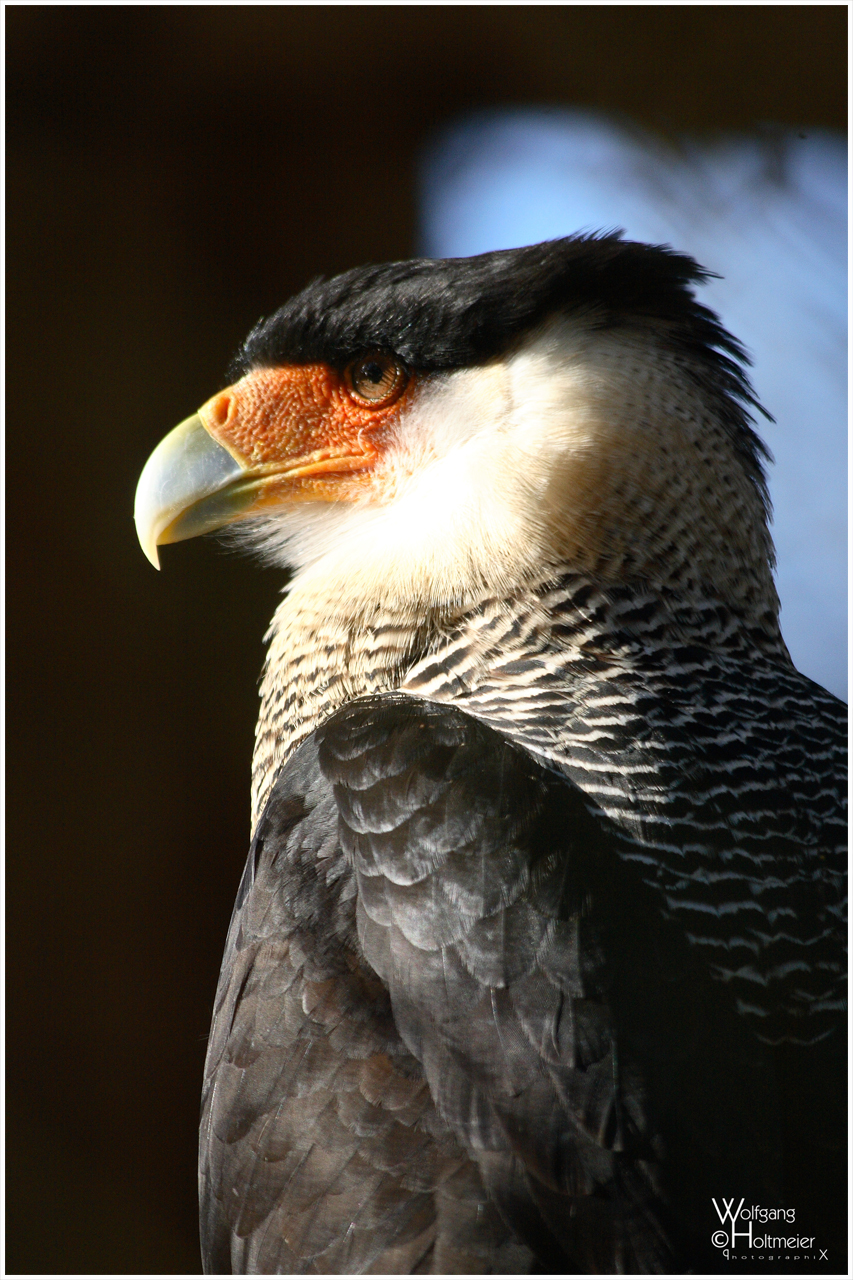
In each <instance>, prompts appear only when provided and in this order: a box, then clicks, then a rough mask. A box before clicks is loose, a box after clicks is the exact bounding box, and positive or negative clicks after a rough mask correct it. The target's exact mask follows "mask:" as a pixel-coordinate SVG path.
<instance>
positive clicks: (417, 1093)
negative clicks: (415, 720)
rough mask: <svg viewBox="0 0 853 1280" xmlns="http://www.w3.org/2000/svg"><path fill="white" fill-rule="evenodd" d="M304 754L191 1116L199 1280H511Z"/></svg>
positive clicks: (247, 914) (227, 984)
mask: <svg viewBox="0 0 853 1280" xmlns="http://www.w3.org/2000/svg"><path fill="white" fill-rule="evenodd" d="M337 830H338V813H337V805H336V802H335V799H334V796H333V794H332V789H331V786H330V784H329V782H328V780H327V779H326V778H325V777H324V776H323V774H322V772H321V771H320V768H319V766H318V762H317V746H316V742H314V741H309V742H307V743H306V744H304V746H303V747H302V748H301V749H300V750H299V751H298V752H297V753H296V754H295V755H294V757H293V758H292V759H291V761H290V762H289V763H288V765H287V767H286V769H285V770H284V771H283V773H282V776H281V778H280V779H279V781H278V784H277V786H276V789H275V792H274V794H273V796H272V797H271V799H270V802H269V804H268V806H267V809H266V812H265V814H264V816H263V819H262V820H261V822H260V823H259V825H258V830H257V834H256V837H255V840H254V841H253V844H252V848H251V850H250V854H249V859H248V862H247V865H246V870H245V873H244V876H243V881H242V883H241V886H240V892H239V895H238V899H237V905H236V907H235V910H234V915H233V918H232V921H231V927H230V930H229V935H228V942H227V945H226V952H225V959H224V962H223V968H222V975H221V978H220V984H219V990H218V993H217V1000H216V1008H215V1012H214V1019H213V1027H212V1031H211V1039H210V1045H209V1050H208V1058H207V1066H206V1072H205V1087H204V1094H203V1100H202V1124H201V1153H200V1200H201V1238H202V1254H203V1259H204V1266H205V1271H206V1272H207V1273H218V1274H230V1273H234V1274H247V1273H248V1274H252V1273H262V1274H269V1273H297V1274H301V1273H305V1274H311V1273H318V1274H326V1273H329V1272H368V1273H369V1272H379V1273H408V1272H415V1271H422V1270H426V1271H430V1270H438V1271H446V1270H450V1271H462V1272H465V1271H482V1270H484V1269H487V1265H490V1264H491V1263H492V1262H495V1263H496V1264H497V1269H499V1270H510V1271H517V1270H526V1269H527V1261H528V1257H527V1256H526V1255H525V1252H524V1251H523V1250H521V1249H519V1248H518V1247H517V1246H516V1245H515V1244H514V1243H513V1241H512V1239H511V1235H510V1232H509V1230H508V1228H507V1227H506V1225H505V1224H504V1223H503V1222H502V1220H501V1219H500V1217H499V1215H498V1214H497V1212H496V1210H495V1209H493V1208H491V1207H490V1206H489V1205H488V1204H487V1197H486V1194H485V1192H484V1190H483V1186H482V1180H481V1178H480V1175H479V1172H478V1170H477V1168H476V1166H475V1165H474V1164H472V1162H471V1161H470V1160H469V1159H468V1158H467V1157H466V1154H465V1152H464V1151H463V1150H462V1149H461V1147H460V1146H459V1144H458V1142H457V1141H456V1139H455V1137H454V1135H453V1134H452V1132H451V1131H450V1129H449V1128H448V1126H447V1125H446V1124H445V1123H443V1122H442V1121H441V1120H440V1118H439V1117H438V1116H437V1114H436V1111H435V1107H434V1105H433V1102H432V1099H431V1097H430V1095H429V1090H428V1088H427V1086H426V1083H425V1081H424V1078H423V1072H422V1070H421V1068H420V1066H419V1064H418V1063H417V1061H416V1060H415V1059H414V1058H413V1057H412V1056H411V1054H410V1053H409V1052H408V1050H407V1049H406V1047H405V1045H404V1044H403V1042H402V1040H401V1039H400V1036H399V1034H398V1032H397V1030H396V1028H395V1025H394V1021H393V1016H392V1011H391V1006H390V1000H389V997H388V992H387V990H386V989H385V987H384V986H383V985H382V983H381V982H380V980H379V979H378V977H377V976H376V974H375V973H374V972H373V971H372V970H371V969H370V968H369V966H368V965H367V964H366V963H365V962H364V960H363V959H362V958H361V956H360V954H359V950H358V943H357V936H356V927H355V907H356V903H355V895H356V889H357V886H356V877H355V874H354V872H353V871H352V869H351V868H350V867H349V866H348V865H347V863H346V862H345V860H344V859H343V858H342V856H341V853H340V846H339V842H338V838H337Z"/></svg>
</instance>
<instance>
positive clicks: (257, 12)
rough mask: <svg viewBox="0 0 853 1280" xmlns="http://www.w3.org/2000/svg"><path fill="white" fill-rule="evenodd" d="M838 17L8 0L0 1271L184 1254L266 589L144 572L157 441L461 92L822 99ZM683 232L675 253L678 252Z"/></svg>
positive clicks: (211, 561)
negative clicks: (4, 1205)
mask: <svg viewBox="0 0 853 1280" xmlns="http://www.w3.org/2000/svg"><path fill="white" fill-rule="evenodd" d="M846 20H847V15H846V8H845V6H789V7H781V6H780V7H775V6H764V7H752V6H746V7H741V6H727V7H719V8H715V7H700V6H667V7H649V8H644V7H630V6H629V7H613V8H610V7H600V6H596V7H585V6H578V7H568V6H567V7H553V6H552V7H503V8H500V7H495V8H491V7H472V8H461V7H460V8H457V7H445V8H439V7H419V8H404V7H376V8H373V7H353V8H331V7H329V8H324V7H310V8H309V7H301V6H298V7H284V8H282V7H271V8H254V7H245V8H238V7H230V6H229V7H221V8H207V7H202V8H192V7H172V6H163V7H157V8H154V7H124V8H120V7H100V8H85V7H78V8H73V7H70V6H69V7H35V6H31V7H19V8H9V9H7V11H6V21H7V50H8V71H7V77H8V78H7V88H8V125H9V149H8V202H7V218H8V224H7V225H8V232H9V248H8V285H9V310H8V334H9V344H8V366H7V373H8V391H9V397H8V428H7V459H8V474H9V482H8V515H9V518H8V526H7V527H8V611H7V631H8V664H7V673H8V726H9V740H8V741H9V749H8V765H9V767H8V780H7V799H8V806H7V807H8V859H7V903H8V919H7V934H6V936H7V975H8V986H7V1010H8V1023H7V1050H8V1053H7V1059H8V1064H7V1082H8V1163H7V1192H8V1217H7V1229H8V1230H7V1247H8V1253H7V1268H8V1270H9V1271H10V1272H48V1273H50V1272H69V1271H77V1272H151V1271H153V1272H194V1271H197V1270H198V1268H199V1263H198V1250H197V1244H196V1228H195V1143H196V1123H197V1109H198V1101H197V1100H198V1091H199V1080H200V1075H201V1068H202V1061H203V1056H204V1049H205V1036H206V1032H207V1027H208V1020H209V1015H210V1008H211V1002H212V998H213V992H214V988H215V983H216V974H217V969H218V964H219V957H220V952H221V947H222V943H223V940H224V935H225V930H226V927H227V922H228V916H229V913H230V909H231V903H232V899H233V896H234V893H235V890H236V885H237V881H238V879H239V875H240V871H241V867H242V862H243V859H244V856H245V852H246V847H247V838H248V786H249V760H250V755H251V748H252V731H253V724H254V718H255V703H256V677H257V674H258V671H259V668H260V665H261V660H262V652H263V650H262V642H261V640H262V635H263V632H264V629H265V625H266V622H267V620H268V617H269V615H270V614H271V612H272V609H273V607H274V604H275V600H276V597H277V593H278V591H279V589H280V585H281V582H280V580H279V578H278V577H277V575H276V574H274V573H270V572H266V573H264V572H262V571H260V570H257V569H255V568H253V567H252V566H251V565H250V564H248V563H246V562H242V561H239V560H236V559H234V558H233V557H229V556H226V555H224V554H222V553H221V552H220V551H218V550H217V548H216V546H215V544H211V543H209V542H207V541H203V542H201V543H189V544H184V545H183V546H181V547H177V548H169V549H168V550H167V551H166V553H165V554H164V556H163V561H164V571H163V572H162V573H161V574H160V575H158V574H155V573H154V571H153V570H152V569H151V567H150V565H148V563H147V562H146V561H145V559H144V557H143V555H142V553H141V552H140V550H139V548H138V546H137V544H136V540H135V536H134V531H133V524H132V521H131V510H132V505H133V492H134V487H135V483H136V478H137V475H138V472H139V470H140V468H141V466H142V464H143V462H144V461H145V458H146V457H147V455H148V453H149V451H150V450H151V448H152V447H153V445H154V444H155V443H156V442H157V441H158V440H159V439H160V437H161V436H162V435H163V434H164V433H165V431H166V430H167V429H168V428H169V427H171V426H172V425H173V424H174V423H175V422H177V421H178V420H179V419H180V418H183V417H184V416H185V415H186V414H188V413H190V412H192V411H193V410H194V409H195V408H196V406H197V405H199V404H200V403H202V402H203V401H204V400H206V399H207V398H208V397H209V396H210V395H211V394H212V393H213V392H214V391H215V390H216V389H217V388H218V387H219V386H220V385H221V382H222V375H223V373H224V369H225V366H226V363H227V360H228V358H229V356H230V354H231V353H232V350H233V349H234V347H235V346H236V344H237V342H238V341H239V340H240V338H241V337H242V336H243V335H244V333H245V331H246V330H247V329H248V327H249V326H250V325H251V324H252V323H253V322H254V321H255V320H256V319H257V318H258V316H260V315H261V314H263V313H265V312H268V311H269V310H271V309H273V308H275V307H276V306H277V305H279V304H280V302H281V301H283V300H284V298H285V297H286V296H287V295H288V294H289V293H290V292H291V291H292V290H294V289H296V288H298V287H299V286H301V285H302V284H304V283H305V282H306V281H307V280H308V279H309V278H310V277H311V276H313V275H314V274H316V273H318V272H323V273H329V272H334V271H337V270H340V269H343V268H346V267H349V266H353V265H355V264H357V263H360V262H364V261H368V260H371V259H374V260H383V259H387V258H392V257H397V256H399V257H402V256H406V255H408V254H409V253H411V252H412V250H413V248H414V246H415V243H416V237H417V224H416V199H417V185H416V176H415V175H416V169H415V166H416V160H417V156H418V153H419V150H420V149H421V148H422V147H423V146H424V144H426V143H428V142H429V141H430V139H431V138H433V137H434V135H435V132H436V130H438V129H439V128H440V127H441V126H442V125H444V124H445V123H447V122H449V121H451V120H452V119H453V118H454V117H456V116H458V115H459V114H460V113H464V112H466V111H469V110H471V109H478V108H484V107H493V106H499V105H501V104H539V103H541V104H547V103H553V104H562V105H578V106H587V107H600V108H605V109H608V110H613V111H618V112H621V113H624V114H626V115H628V116H632V117H634V118H635V119H637V120H639V121H641V122H642V123H643V124H645V125H646V126H648V127H651V128H656V129H658V130H661V131H663V132H666V133H668V134H670V135H677V134H678V132H679V131H681V130H687V129H689V130H694V131H707V130H716V129H744V128H752V127H754V126H757V125H760V124H761V123H767V122H769V123H774V122H775V123H780V124H785V125H799V126H802V127H805V128H808V127H809V126H818V125H823V126H827V125H828V126H833V127H837V128H844V127H845V125H846V93H845V91H846ZM682 247H685V248H688V249H689V247H690V246H682Z"/></svg>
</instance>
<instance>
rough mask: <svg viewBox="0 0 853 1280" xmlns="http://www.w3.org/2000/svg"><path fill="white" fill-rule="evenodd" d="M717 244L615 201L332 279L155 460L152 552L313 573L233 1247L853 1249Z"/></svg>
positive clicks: (826, 934) (721, 1254)
mask: <svg viewBox="0 0 853 1280" xmlns="http://www.w3.org/2000/svg"><path fill="white" fill-rule="evenodd" d="M709 274H710V273H709V272H708V271H707V270H705V269H704V268H702V267H700V266H699V265H698V264H697V263H696V262H695V261H694V260H693V258H691V257H690V256H688V255H687V254H684V253H680V252H677V251H675V250H674V249H673V248H671V247H669V246H666V245H648V244H641V243H635V242H631V241H629V240H626V239H624V237H623V236H622V234H621V233H618V232H599V233H590V234H579V235H575V236H569V237H565V238H562V239H559V240H554V241H549V242H546V243H543V244H537V245H526V246H523V247H520V248H514V249H505V250H496V251H493V252H489V253H485V254H480V255H477V256H475V257H471V258H457V259H423V258H422V259H412V260H408V261H403V262H394V263H388V264H383V265H371V266H366V267H360V268H356V269H353V270H350V271H347V272H345V273H344V274H342V275H338V276H335V277H333V278H331V279H324V278H319V279H316V280H314V281H313V282H312V283H310V284H309V285H308V286H307V287H306V288H305V289H304V290H303V291H302V292H300V293H299V294H297V295H296V296H295V297H293V298H292V299H291V300H290V301H289V302H287V303H286V304H285V305H284V306H283V307H281V308H280V309H279V310H278V311H277V312H275V313H274V314H272V315H271V316H269V317H268V318H266V319H264V320H262V321H261V322H259V323H258V325H256V326H255V328H254V329H253V330H252V332H251V333H250V334H249V336H248V338H247V339H246V340H245V342H244V343H243V344H242V346H241V348H240V350H239V352H238V354H237V356H236V357H235V359H234V361H233V363H232V365H231V367H230V369H229V372H228V374H227V385H226V386H225V389H224V390H221V391H219V392H218V393H217V394H216V395H214V396H213V397H212V398H211V399H210V400H209V401H208V402H207V403H206V404H205V405H203V406H202V408H201V409H199V411H198V413H197V414H194V415H193V416H192V417H190V418H188V419H186V420H185V421H184V422H183V423H181V424H180V426H178V427H177V428H175V429H174V430H173V431H172V432H171V433H170V434H169V435H167V436H166V437H165V439H164V440H163V441H162V442H161V443H160V444H159V445H158V446H157V448H156V449H155V450H154V452H153V454H152V455H151V457H150V458H149V460H148V462H147V463H146V465H145V467H144V469H143V471H142V474H141V476H140V480H139V486H138V490H137V497H136V510H135V516H136V524H137V530H138V535H139V539H140V542H141V545H142V547H143V549H144V550H145V552H146V554H147V555H148V557H149V559H150V560H151V561H152V563H154V564H155V566H156V565H158V547H159V546H160V545H164V544H169V543H173V542H178V541H181V540H183V539H185V538H190V537H194V536H196V535H200V534H204V533H209V532H212V531H218V532H219V534H220V535H221V536H225V537H226V538H227V539H228V540H230V541H231V542H233V543H234V544H235V545H238V546H242V547H244V548H245V549H247V550H248V551H250V552H251V553H253V554H254V555H256V556H258V557H259V558H260V559H261V560H262V562H264V563H266V564H268V565H273V566H276V567H279V568H283V569H285V570H286V571H287V574H288V575H289V576H288V578H287V580H286V586H285V590H284V594H283V597H282V600H281V603H280V605H279V607H278V608H277V610H276V613H275V615H274V617H273V620H272V623H271V626H270V630H269V634H268V636H267V640H268V649H267V656H266V663H265V667H264V671H263V674H262V679H261V687H260V712H259V719H258V725H257V732H256V742H255V750H254V758H253V767H252V835H251V843H250V848H249V854H248V860H247V862H246V864H245V870H244V873H243V877H242V880H241V882H240V886H239V891H238V894H237V900H236V905H235V907H234V913H233V916H232V920H231V925H230V929H229V932H228V937H227V941H226V946H225V955H224V960H223V965H222V970H221V974H220V978H219V985H218V990H217V994H216V1000H215V1008H214V1012H213V1022H212V1028H211V1033H210V1039H209V1045H208V1052H207V1061H206V1066H205V1076H204V1086H203V1098H202V1116H201V1126H200V1135H201V1136H200V1162H199V1188H200V1221H201V1240H202V1252H203V1261H204V1268H205V1272H206V1273H218V1274H221V1273H225V1274H228V1273H234V1274H294V1273H295V1274H360V1273H365V1272H367V1273H384V1274H419V1273H427V1272H433V1273H437V1272H439V1273H451V1274H473V1273H487V1272H496V1273H503V1274H522V1273H530V1272H533V1273H536V1272H539V1273H542V1272H551V1273H566V1272H575V1273H581V1274H587V1273H596V1274H597V1273H605V1274H608V1273H628V1274H631V1273H656V1274H667V1273H679V1272H684V1271H711V1272H718V1271H720V1270H723V1271H725V1270H726V1269H727V1268H728V1269H730V1270H733V1271H735V1272H738V1271H744V1270H746V1271H748V1270H750V1267H751V1266H752V1267H754V1268H756V1269H758V1270H769V1271H771V1272H776V1273H779V1272H806V1273H809V1274H816V1273H820V1272H821V1271H822V1270H823V1271H836V1270H843V1269H844V1262H845V1257H844V1254H845V1250H846V1234H845V1227H844V1223H845V1218H846V1186H845V1178H846V1163H845V1161H846V1157H845V1135H846V1120H845V1116H846V1112H845V1106H846V1057H845V1055H846V1035H845V1007H846V1006H845V994H846V978H845V974H846V956H845V933H846V927H845V921H846V880H845V872H846V827H845V811H844V798H845V792H846V788H845V783H844V770H845V748H846V708H845V707H844V705H843V704H842V703H840V702H839V701H838V700H837V699H836V698H834V697H833V696H832V695H830V694H829V693H827V692H826V691H825V690H824V689H822V688H821V687H820V686H818V685H816V684H815V683H813V682H812V681H810V680H809V679H807V678H806V677H805V676H804V675H802V674H800V673H799V672H798V671H797V670H796V669H795V667H794V666H793V664H792V662H791V659H790V657H789V654H788V651H787V649H786V646H785V643H784V640H783V638H782V635H781V632H780V628H779V601H778V597H777V594H776V589H775V586H774V578H773V563H774V562H773V545H772V540H771V537H770V533H769V519H770V504H769V498H768V491H767V485H766V478H765V467H766V464H767V462H768V460H769V455H768V453H767V451H766V449H765V448H764V446H763V444H762V443H761V440H760V438H759V436H758V434H757V432H756V430H755V422H756V418H755V415H756V414H757V413H759V412H764V411H763V410H762V409H761V405H760V403H759V401H758V400H757V398H756V393H755V391H754V390H753V388H752V386H751V383H750V380H749V376H748V356H747V353H746V352H745V350H744V349H743V347H742V346H741V345H740V343H739V342H738V341H737V340H736V339H735V338H734V337H733V336H731V334H729V333H728V332H727V331H726V329H725V328H724V327H723V325H722V323H721V321H720V320H719V319H718V317H717V316H716V315H715V314H714V313H713V312H712V311H711V310H709V309H708V308H707V307H705V306H704V305H703V304H702V303H701V302H700V301H699V300H698V298H697V289H698V287H699V286H701V285H702V283H703V282H704V281H705V280H706V279H707V278H708V275H709ZM807 447H808V443H807V440H804V441H803V448H804V449H806V448H807ZM780 1224H781V1226H780ZM792 1224H793V1225H792ZM782 1228H784V1230H783V1229H782ZM768 1240H770V1241H771V1243H770V1244H767V1241H768ZM780 1242H781V1243H780ZM783 1250H784V1251H785V1253H784V1255H783V1252H782V1251H783Z"/></svg>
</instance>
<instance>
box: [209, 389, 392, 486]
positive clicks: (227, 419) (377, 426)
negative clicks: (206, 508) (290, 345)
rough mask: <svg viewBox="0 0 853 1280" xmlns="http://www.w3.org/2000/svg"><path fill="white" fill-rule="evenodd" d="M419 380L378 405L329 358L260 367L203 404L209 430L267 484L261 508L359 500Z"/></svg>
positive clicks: (259, 479)
mask: <svg viewBox="0 0 853 1280" xmlns="http://www.w3.org/2000/svg"><path fill="white" fill-rule="evenodd" d="M413 382H414V380H413V379H410V380H409V381H408V382H407V384H406V385H405V386H404V387H403V389H402V391H401V392H399V393H398V394H397V395H395V396H392V397H391V398H390V400H386V401H383V402H381V403H379V404H371V403H370V402H367V401H364V400H363V399H362V398H361V397H359V396H358V395H357V394H356V393H355V392H354V391H353V389H352V388H351V387H350V385H349V383H348V381H347V377H346V375H345V374H343V373H338V372H337V371H336V370H334V369H332V368H331V367H330V366H329V365H326V364H305V365H286V366H284V367H282V368H277V369H255V370H253V371H252V372H251V373H248V374H246V376H245V377H244V378H241V379H240V381H239V382H235V383H234V385H233V386H231V387H227V388H226V389H225V390H224V391H220V392H219V393H218V394H217V395H215V396H213V398H212V399H210V400H208V402H207V404H205V405H203V406H202V408H201V409H199V411H198V412H199V417H200V418H201V420H202V423H203V424H204V426H205V428H206V430H207V431H208V432H209V434H210V435H211V436H212V437H213V439H214V440H216V441H217V443H218V444H221V445H222V446H223V447H224V448H225V449H227V450H228V452H229V453H230V454H231V455H232V457H233V458H235V459H236V460H237V461H238V462H239V463H240V465H241V466H242V467H244V468H245V469H246V471H247V472H249V473H250V474H251V475H252V476H253V477H255V478H256V479H257V481H259V482H260V489H259V492H258V498H257V501H256V502H255V503H254V504H253V506H255V507H257V506H259V505H266V504H267V502H273V501H275V500H277V499H278V498H280V497H282V496H283V495H285V494H286V496H287V497H288V498H289V499H290V500H293V499H299V498H300V497H304V498H306V499H307V498H313V499H317V498H328V499H330V500H332V499H333V500H335V501H340V500H341V499H344V500H346V499H347V498H348V497H350V498H352V499H355V498H356V497H357V496H359V494H361V493H363V491H364V484H365V481H366V480H367V479H368V477H369V472H370V470H371V468H372V467H373V466H374V465H375V463H376V462H377V461H378V459H379V458H380V457H381V455H382V451H383V449H384V448H385V447H386V446H387V444H388V442H389V441H390V439H391V437H392V429H393V425H394V423H395V422H396V421H397V419H398V417H399V415H400V413H401V411H402V409H403V408H404V407H405V406H406V404H407V403H408V402H409V400H410V399H411V395H412V390H413Z"/></svg>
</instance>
